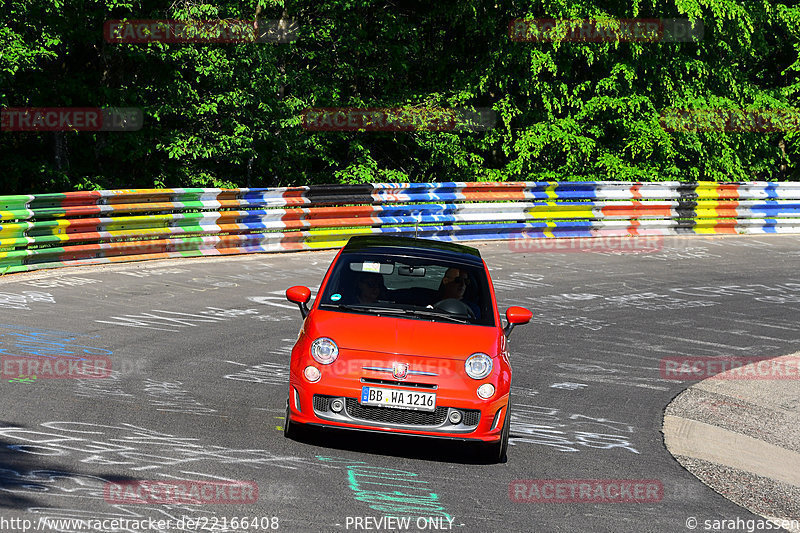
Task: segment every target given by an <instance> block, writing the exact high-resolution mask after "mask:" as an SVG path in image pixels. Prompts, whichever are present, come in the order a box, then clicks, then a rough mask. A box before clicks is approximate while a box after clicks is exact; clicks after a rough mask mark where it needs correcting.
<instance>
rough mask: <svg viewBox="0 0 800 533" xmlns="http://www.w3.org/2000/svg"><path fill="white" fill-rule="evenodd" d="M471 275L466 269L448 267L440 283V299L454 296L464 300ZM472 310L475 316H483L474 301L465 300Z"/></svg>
mask: <svg viewBox="0 0 800 533" xmlns="http://www.w3.org/2000/svg"><path fill="white" fill-rule="evenodd" d="M469 283H470V280H469V275H468V274H467V271H466V270H463V269H460V268H448V269H447V271H445V273H444V276H443V277H442V282H441V284H439V297H438V300H439V301H441V300H447V299H449V298H453V299H456V300H460V301H463V298H464V293H465V292H466V290H467V285H469ZM464 303H465V304H466V305H467V306H469V308H470V309H472V312H473V313H474V314H475V318H480V317H481V312H480V309H479V308H478V306H477V305H475V303H474V302H470V301H465V302H464Z"/></svg>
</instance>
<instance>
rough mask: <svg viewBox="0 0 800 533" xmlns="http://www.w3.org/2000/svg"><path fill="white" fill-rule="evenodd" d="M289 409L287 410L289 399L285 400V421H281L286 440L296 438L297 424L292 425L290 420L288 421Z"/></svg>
mask: <svg viewBox="0 0 800 533" xmlns="http://www.w3.org/2000/svg"><path fill="white" fill-rule="evenodd" d="M290 412H291V409H289V399H288V398H287V399H286V419H285V420H284V421H283V436H284V437H286V438H287V439H294V438H296V437H297V427H296V426H297V424H293V423H292V421H291V420H289V414H290Z"/></svg>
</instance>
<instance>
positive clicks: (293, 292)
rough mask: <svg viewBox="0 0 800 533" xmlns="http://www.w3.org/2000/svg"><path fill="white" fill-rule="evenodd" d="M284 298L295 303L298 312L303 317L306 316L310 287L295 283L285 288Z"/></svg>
mask: <svg viewBox="0 0 800 533" xmlns="http://www.w3.org/2000/svg"><path fill="white" fill-rule="evenodd" d="M286 299H287V300H289V301H290V302H292V303H296V304H297V306H298V307H299V308H300V314H301V315H303V318H305V317H306V316H308V306H307V305H306V304H307V303H308V300H310V299H311V289H309V288H308V287H304V286H302V285H295V286H294V287H289V288H288V289H286Z"/></svg>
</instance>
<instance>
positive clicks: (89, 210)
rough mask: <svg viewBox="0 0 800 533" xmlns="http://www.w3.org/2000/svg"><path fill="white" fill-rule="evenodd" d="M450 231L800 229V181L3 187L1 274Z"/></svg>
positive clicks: (443, 235) (493, 235)
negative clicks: (25, 191) (29, 190)
mask: <svg viewBox="0 0 800 533" xmlns="http://www.w3.org/2000/svg"><path fill="white" fill-rule="evenodd" d="M365 233H394V234H397V235H417V236H420V237H430V238H436V239H440V240H449V241H468V240H492V239H518V238H526V237H531V238H552V237H601V236H626V235H675V234H725V233H728V234H736V233H800V183H775V182H752V183H715V182H698V183H679V182H651V183H631V182H502V183H489V182H476V183H455V182H452V183H375V184H363V185H323V186H307V187H284V188H272V189H135V190H113V191H87V192H68V193H63V194H38V195H16V196H0V274H3V273H12V272H21V271H29V270H35V269H39V268H53V267H59V266H66V265H81V264H98V263H110V262H117V261H134V260H143V259H162V258H171V257H191V256H199V255H221V254H237V253H253V252H280V251H293V250H308V249H324V248H336V247H339V246H342V245H343V244H344V243H345V242H346V241H347V239H348V238H350V237H351V236H353V235H361V234H365Z"/></svg>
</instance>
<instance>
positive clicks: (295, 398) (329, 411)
mask: <svg viewBox="0 0 800 533" xmlns="http://www.w3.org/2000/svg"><path fill="white" fill-rule="evenodd" d="M356 383H358V382H357V381H356ZM397 388H399V389H402V388H403V387H402V386H400V385H397ZM289 391H290V394H289V406H290V419H291V421H292V422H293V423H299V424H310V425H316V426H328V427H338V428H344V429H360V430H367V431H380V432H385V433H397V434H404V435H420V436H428V437H441V438H455V439H459V440H472V441H483V442H495V441H497V440H499V439H500V434H501V432H502V429H503V422H504V418H505V408H506V405H507V403H508V394H505V395H503V396H497V397H495V398H492V399H490V400H485V401H484V400H479V399H478V398H475V400H470V399H463V398H455V397H448V396H447V395H441V396H440V395H438V394H437V407H436V411H434V412H427V411H414V410H410V409H397V408H390V407H371V406H362V405H361V404H360V403H359V401H358V399H357V398H356V396H358V395H359V392H360V389H358V390H353V387H352V385H351V386H350V387H347V388H343V387H335V386H333V387H332V386H325V385H321V384H319V383H314V384H309V383H304V384H303V383H302V381H301V380H296V379H294V376H293V377H292V379H291V380H290V389H289ZM337 399H338V400H339V401H340V402H341V404H342V405H341V409H340V410H338V411H336V410H334V409H333V405H332V404H334V402H335V400H337ZM454 411H458V412H459V413H460V414H461V420H459V421H458V422H457V423H453V422H452V421H451V419H450V415H451V414H452V413H453V412H454Z"/></svg>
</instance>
